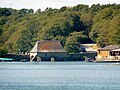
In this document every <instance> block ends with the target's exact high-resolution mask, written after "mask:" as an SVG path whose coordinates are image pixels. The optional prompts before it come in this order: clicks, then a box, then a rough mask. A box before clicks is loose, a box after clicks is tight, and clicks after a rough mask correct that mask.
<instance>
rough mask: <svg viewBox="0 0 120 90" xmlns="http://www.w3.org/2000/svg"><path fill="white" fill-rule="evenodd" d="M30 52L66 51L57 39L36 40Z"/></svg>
mask: <svg viewBox="0 0 120 90" xmlns="http://www.w3.org/2000/svg"><path fill="white" fill-rule="evenodd" d="M30 52H66V51H65V50H64V49H63V47H62V45H61V44H60V42H59V41H37V42H36V44H35V46H34V47H33V49H32V50H31V51H30Z"/></svg>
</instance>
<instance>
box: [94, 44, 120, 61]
mask: <svg viewBox="0 0 120 90" xmlns="http://www.w3.org/2000/svg"><path fill="white" fill-rule="evenodd" d="M96 61H120V46H119V45H109V46H106V47H104V48H100V49H98V50H97V57H96Z"/></svg>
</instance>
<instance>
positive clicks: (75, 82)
mask: <svg viewBox="0 0 120 90" xmlns="http://www.w3.org/2000/svg"><path fill="white" fill-rule="evenodd" d="M0 90H120V66H112V65H111V64H110V63H85V62H39V63H35V62H33V63H30V62H24V63H23V62H1V63H0Z"/></svg>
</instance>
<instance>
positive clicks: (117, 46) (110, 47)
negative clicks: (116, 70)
mask: <svg viewBox="0 0 120 90" xmlns="http://www.w3.org/2000/svg"><path fill="white" fill-rule="evenodd" d="M119 48H120V46H119V45H109V46H106V47H103V48H100V49H98V50H109V51H110V50H115V49H119Z"/></svg>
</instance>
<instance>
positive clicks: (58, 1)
mask: <svg viewBox="0 0 120 90" xmlns="http://www.w3.org/2000/svg"><path fill="white" fill-rule="evenodd" d="M98 3H99V4H113V3H116V4H120V0H0V7H7V8H13V9H22V8H27V9H31V8H32V9H34V10H37V9H39V8H40V9H41V10H45V9H46V8H47V7H51V8H57V9H59V8H61V7H63V6H70V7H72V6H75V5H78V4H86V5H89V6H91V5H92V4H98Z"/></svg>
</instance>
